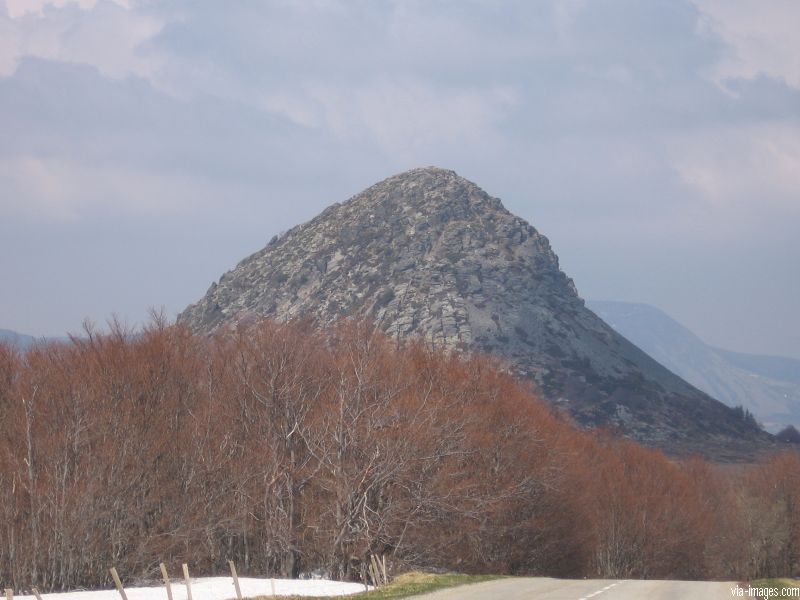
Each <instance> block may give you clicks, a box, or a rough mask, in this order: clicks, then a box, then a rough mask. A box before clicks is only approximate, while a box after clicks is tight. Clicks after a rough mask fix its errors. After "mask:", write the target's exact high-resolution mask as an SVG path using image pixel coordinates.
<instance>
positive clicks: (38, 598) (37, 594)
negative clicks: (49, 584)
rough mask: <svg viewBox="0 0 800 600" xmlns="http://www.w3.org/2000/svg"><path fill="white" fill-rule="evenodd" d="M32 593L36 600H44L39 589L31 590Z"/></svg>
mask: <svg viewBox="0 0 800 600" xmlns="http://www.w3.org/2000/svg"><path fill="white" fill-rule="evenodd" d="M31 593H32V594H33V595H34V596H35V597H36V600H42V595H41V594H40V593H39V589H38V588H31Z"/></svg>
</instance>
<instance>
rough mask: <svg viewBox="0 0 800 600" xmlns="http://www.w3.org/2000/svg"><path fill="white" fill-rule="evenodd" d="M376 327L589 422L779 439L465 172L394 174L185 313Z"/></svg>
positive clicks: (655, 434) (752, 441) (696, 441)
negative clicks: (486, 357)
mask: <svg viewBox="0 0 800 600" xmlns="http://www.w3.org/2000/svg"><path fill="white" fill-rule="evenodd" d="M301 316H308V317H312V318H313V319H315V320H316V321H317V322H318V323H319V325H320V326H326V325H329V324H331V323H332V322H334V321H335V320H337V319H340V318H342V317H348V316H353V317H361V318H363V317H368V318H371V319H373V320H374V322H375V323H376V324H377V325H378V326H379V327H380V328H381V329H382V330H384V331H385V332H386V333H387V334H389V335H391V336H395V337H397V338H408V337H411V336H418V337H421V338H423V339H425V340H427V341H428V342H430V343H432V344H436V345H438V346H440V347H442V348H457V349H461V350H466V351H478V352H482V353H487V354H491V355H494V356H497V357H499V358H500V359H502V360H503V361H504V362H503V364H504V365H505V366H506V368H508V369H509V370H510V371H512V372H513V373H515V374H516V375H518V376H520V377H523V378H527V379H530V380H532V381H534V382H535V383H536V385H537V387H538V388H539V390H540V392H541V394H542V395H543V396H544V397H545V399H547V400H548V401H549V402H550V403H551V404H552V405H553V406H554V407H556V408H557V409H558V410H561V411H564V412H568V413H569V414H571V415H572V417H573V418H574V419H575V421H577V422H578V423H579V424H580V425H583V426H586V427H597V426H605V427H611V428H613V429H617V430H618V431H619V432H621V433H622V434H624V435H626V436H629V437H631V438H633V439H636V440H639V441H641V442H644V443H646V444H649V445H651V446H655V447H659V448H663V449H665V450H667V451H670V452H672V453H676V454H683V453H689V452H703V453H705V454H707V455H710V456H713V457H714V458H716V459H718V460H727V459H737V458H741V457H742V456H745V455H748V454H751V453H752V452H753V449H754V448H756V447H758V446H759V445H760V444H763V443H769V440H770V439H771V438H770V437H769V436H768V435H767V434H766V433H764V432H763V431H761V430H760V429H759V428H758V427H757V425H756V424H755V423H754V422H753V421H752V420H751V419H747V418H746V415H742V414H741V413H737V412H736V411H734V410H732V409H731V408H729V407H727V406H725V405H723V404H722V403H720V402H717V401H716V400H713V399H712V398H710V397H708V396H707V395H706V394H704V393H702V392H700V391H698V390H697V389H695V388H694V387H692V386H691V385H689V384H688V383H686V382H685V381H683V380H682V379H680V378H679V377H677V376H676V375H674V374H673V373H672V372H670V371H669V370H667V369H666V368H664V367H663V366H661V365H660V364H658V363H657V362H656V361H654V360H653V359H652V358H650V357H649V356H648V355H647V354H645V353H644V352H642V351H641V350H640V349H639V348H637V347H636V346H634V345H633V344H631V343H630V342H629V341H628V340H626V339H625V338H624V337H622V336H621V335H619V334H618V333H617V332H616V331H614V329H612V328H611V327H609V326H608V325H606V323H604V322H603V321H602V320H601V319H600V318H599V317H597V316H596V315H595V314H594V313H593V312H591V311H590V310H588V309H587V308H586V307H585V306H584V302H583V300H582V299H581V298H580V297H579V296H578V293H577V290H576V289H575V286H574V284H573V282H572V280H571V279H570V278H569V277H567V276H566V275H565V274H564V273H563V272H562V271H561V270H560V268H559V264H558V258H557V257H556V255H555V253H554V252H553V251H552V249H551V248H550V244H549V242H548V240H547V238H545V237H544V236H543V235H541V234H540V233H539V232H537V231H536V229H534V228H533V227H532V226H531V225H530V224H528V223H527V222H526V221H524V220H523V219H521V218H519V217H516V216H514V215H513V214H511V213H510V212H508V211H507V210H506V209H505V208H504V207H503V205H502V203H501V202H500V200H498V199H497V198H492V197H491V196H489V195H488V194H487V193H486V192H484V191H483V190H481V189H480V188H479V187H478V186H477V185H475V184H474V183H471V182H470V181H467V180H466V179H463V178H462V177H459V176H458V175H456V173H454V172H453V171H447V170H444V169H439V168H434V167H430V168H423V169H414V170H412V171H408V172H405V173H401V174H399V175H395V176H393V177H390V178H388V179H386V180H384V181H382V182H380V183H378V184H376V185H373V186H372V187H370V188H368V189H367V190H365V191H363V192H361V193H360V194H358V195H356V196H354V197H352V198H351V199H349V200H348V201H346V202H343V203H341V204H334V205H332V206H330V207H329V208H327V209H326V210H325V211H323V212H322V213H321V214H320V215H319V216H317V217H316V218H314V219H312V220H311V221H309V222H308V223H305V224H302V225H299V226H297V227H294V228H293V229H291V230H290V231H288V232H287V233H285V234H283V235H281V236H276V237H275V238H273V240H272V241H270V243H269V244H268V245H267V246H266V247H265V248H264V249H262V250H261V251H259V252H256V253H255V254H253V255H252V256H250V257H248V258H246V259H244V260H243V261H242V262H241V263H239V265H238V266H237V267H236V268H235V269H233V270H232V271H229V272H228V273H225V274H224V275H223V276H222V278H221V279H220V280H219V282H218V283H215V284H212V285H211V288H210V289H209V290H208V292H207V293H206V295H205V297H204V298H202V299H201V300H200V301H199V302H197V303H196V304H193V305H191V306H189V307H188V308H187V309H186V310H185V311H184V312H183V313H182V314H181V315H180V316H179V322H182V323H185V324H186V325H188V326H189V327H191V328H192V329H194V330H195V331H199V332H205V333H210V332H213V331H214V330H215V329H217V328H218V327H220V326H222V325H225V324H229V323H233V322H236V321H238V320H241V319H252V318H260V317H271V318H274V319H277V320H279V321H285V320H288V319H292V318H295V317H301Z"/></svg>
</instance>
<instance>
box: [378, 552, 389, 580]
mask: <svg viewBox="0 0 800 600" xmlns="http://www.w3.org/2000/svg"><path fill="white" fill-rule="evenodd" d="M379 562H380V564H381V570H382V571H383V583H384V584H388V583H389V576H388V575H387V574H386V555H385V554H381V560H380V561H379Z"/></svg>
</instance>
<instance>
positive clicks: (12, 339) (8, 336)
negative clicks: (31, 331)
mask: <svg viewBox="0 0 800 600" xmlns="http://www.w3.org/2000/svg"><path fill="white" fill-rule="evenodd" d="M0 343H6V344H11V345H12V346H16V347H18V348H21V349H24V348H28V347H30V346H32V345H33V344H35V343H36V338H34V337H33V336H30V335H24V334H22V333H17V332H16V331H11V330H10V329H0Z"/></svg>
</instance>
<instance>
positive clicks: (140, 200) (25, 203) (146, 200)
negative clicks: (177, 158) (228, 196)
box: [0, 156, 222, 221]
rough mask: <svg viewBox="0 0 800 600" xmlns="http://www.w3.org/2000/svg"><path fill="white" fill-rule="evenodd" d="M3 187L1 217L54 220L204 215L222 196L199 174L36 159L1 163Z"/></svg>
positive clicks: (29, 157) (59, 159)
mask: <svg viewBox="0 0 800 600" xmlns="http://www.w3.org/2000/svg"><path fill="white" fill-rule="evenodd" d="M210 183H211V185H210ZM0 187H1V188H2V189H3V194H4V196H5V197H6V198H7V199H8V200H6V201H4V202H2V203H0V215H1V216H2V217H4V218H14V217H18V216H22V217H26V218H31V217H33V218H36V219H44V220H55V221H60V220H66V221H74V220H79V219H84V218H87V217H89V216H92V215H95V216H96V215H98V214H103V213H106V214H115V213H116V214H131V215H149V216H151V217H160V216H163V215H166V214H175V213H185V212H188V211H190V210H191V211H202V210H207V209H208V206H209V203H210V201H211V200H212V199H214V198H216V197H218V194H220V193H222V190H221V189H219V187H218V186H216V185H213V182H208V181H202V180H199V178H198V177H196V176H195V177H185V176H180V175H177V174H165V173H160V174H159V173H153V172H147V171H136V170H133V169H130V168H126V167H119V166H116V167H109V166H107V165H106V166H103V167H96V166H92V165H85V164H81V163H77V162H74V161H70V160H66V159H63V158H50V159H44V158H37V157H33V156H22V157H14V158H10V159H8V158H6V159H0ZM9 200H10V201H9Z"/></svg>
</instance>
